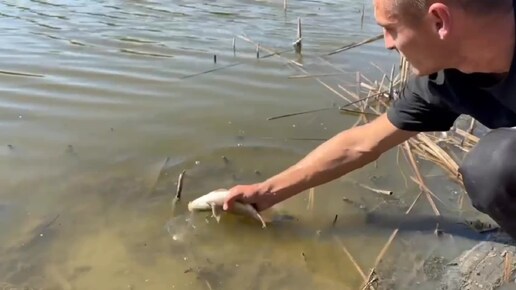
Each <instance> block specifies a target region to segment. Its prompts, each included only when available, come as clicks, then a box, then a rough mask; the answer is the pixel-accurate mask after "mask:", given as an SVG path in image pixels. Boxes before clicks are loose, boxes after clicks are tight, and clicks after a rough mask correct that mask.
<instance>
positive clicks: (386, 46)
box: [383, 31, 396, 50]
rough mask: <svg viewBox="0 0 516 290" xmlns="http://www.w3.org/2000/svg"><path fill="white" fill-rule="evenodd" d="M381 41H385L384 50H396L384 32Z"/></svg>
mask: <svg viewBox="0 0 516 290" xmlns="http://www.w3.org/2000/svg"><path fill="white" fill-rule="evenodd" d="M383 39H384V41H385V48H387V49H388V50H395V49H396V46H395V45H394V40H393V39H392V37H391V36H390V35H389V34H388V33H386V32H385V31H384V32H383Z"/></svg>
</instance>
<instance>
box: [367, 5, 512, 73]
mask: <svg viewBox="0 0 516 290" xmlns="http://www.w3.org/2000/svg"><path fill="white" fill-rule="evenodd" d="M374 6H375V17H376V21H377V22H378V24H379V25H380V26H382V27H383V29H384V37H385V45H386V47H387V48H388V49H395V50H397V51H399V52H400V53H401V54H402V55H403V56H405V57H406V59H407V60H408V62H409V63H410V64H411V66H412V69H413V71H414V73H415V74H417V75H428V74H432V73H435V72H437V71H439V70H442V69H447V68H460V66H463V62H464V49H465V47H466V46H468V45H469V44H471V43H468V41H469V40H471V39H472V38H475V37H476V38H479V37H482V36H481V35H480V33H481V32H480V31H479V28H481V26H482V25H483V24H485V23H488V22H489V21H486V19H489V17H491V18H492V17H493V15H498V14H502V13H505V14H506V13H508V12H510V11H512V0H374ZM481 23H483V24H481ZM482 30H483V29H482ZM475 34H477V36H475ZM468 49H471V48H468Z"/></svg>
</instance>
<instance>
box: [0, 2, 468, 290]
mask: <svg viewBox="0 0 516 290" xmlns="http://www.w3.org/2000/svg"><path fill="white" fill-rule="evenodd" d="M292 2H293V3H289V5H288V11H287V12H286V13H285V12H284V11H283V2H282V1H251V0H227V1H217V2H215V1H210V2H199V1H186V0H179V1H159V0H157V1H117V0H111V1H57V0H56V1H40V0H32V1H7V0H0V25H1V27H2V29H0V39H2V45H1V46H0V58H1V61H0V82H1V86H0V91H1V98H0V128H1V132H2V133H1V142H0V182H1V184H2V186H1V187H0V233H1V235H0V260H1V261H0V286H2V287H7V286H3V285H15V286H27V287H32V288H34V289H337V288H338V289H357V287H359V286H360V284H361V283H362V281H363V278H362V277H361V275H360V274H359V273H358V272H357V270H356V269H355V267H354V266H353V263H352V262H351V260H350V259H349V258H348V257H347V256H346V254H345V252H344V251H343V249H342V245H344V246H345V247H346V249H347V250H349V252H350V253H352V255H353V257H354V258H355V259H356V262H357V263H358V265H360V267H361V268H362V269H363V271H364V272H365V274H366V275H367V273H368V272H369V269H370V268H371V267H372V266H373V265H374V261H375V259H376V257H377V255H378V253H379V252H380V250H381V249H382V247H383V246H384V245H385V243H386V241H387V239H388V237H389V236H390V235H391V233H392V231H393V230H394V229H395V228H397V227H398V226H399V225H400V223H401V222H402V221H406V220H407V218H405V217H404V216H403V212H404V211H405V210H406V209H407V208H408V207H409V206H410V204H411V203H412V200H413V199H414V197H415V196H416V194H417V192H418V189H417V186H416V185H415V184H413V183H408V186H407V185H406V184H405V182H404V179H403V177H402V175H401V174H400V172H399V170H398V168H397V165H396V156H397V154H396V153H397V152H396V151H395V150H393V151H392V152H389V153H387V154H386V155H385V156H383V157H382V158H381V159H380V161H379V162H378V164H371V165H369V166H366V167H365V168H363V169H360V170H358V171H356V172H353V173H351V174H349V175H347V176H346V177H343V178H342V179H339V180H336V181H335V182H332V183H329V184H327V185H324V186H321V187H319V188H316V189H315V193H316V198H315V202H314V207H313V208H309V209H307V206H308V204H309V203H308V199H307V198H308V193H302V194H300V195H299V196H297V197H295V198H293V199H291V200H288V201H286V202H284V203H283V204H281V205H280V207H281V209H282V211H283V212H285V213H288V215H291V216H293V217H294V219H292V220H281V221H277V222H275V223H274V224H273V225H272V226H270V227H269V228H267V229H265V230H263V229H261V228H260V226H259V225H258V224H256V223H255V222H254V221H249V220H246V219H241V218H237V217H232V216H224V217H223V221H222V222H221V223H220V224H217V223H216V222H215V221H214V220H213V219H209V215H208V214H207V215H196V216H190V215H189V214H188V213H187V212H186V210H185V207H186V202H187V201H188V200H190V199H193V198H195V197H197V196H200V195H201V194H204V193H207V192H208V191H210V190H213V189H216V188H220V187H230V186H232V185H235V184H239V183H248V182H255V181H259V180H262V179H264V178H266V177H268V176H270V175H272V174H275V173H277V172H279V171H280V170H282V169H284V168H286V167H287V166H290V165H291V164H293V163H294V162H296V161H297V160H299V158H301V157H303V156H304V154H306V153H307V152H309V150H311V149H313V148H314V147H315V146H317V145H318V144H320V142H321V141H317V140H295V139H292V138H314V139H318V138H328V137H330V136H332V135H333V134H335V133H336V132H338V131H340V130H342V129H345V128H348V127H350V126H351V125H352V124H353V123H354V122H355V121H356V116H347V115H342V114H339V113H338V112H335V111H333V110H328V111H322V112H319V113H314V114H309V115H302V116H297V117H291V118H285V119H281V120H274V121H267V120H266V119H267V117H270V116H275V115H281V114H285V113H291V112H296V111H304V110H312V109H318V108H324V107H331V106H332V105H334V104H344V103H345V101H344V100H342V99H340V98H339V97H338V96H336V95H335V94H333V93H331V92H330V91H329V90H327V89H326V88H325V87H324V86H322V85H321V84H319V83H317V82H316V81H315V80H314V79H313V78H304V79H293V78H289V76H293V75H299V74H303V73H302V72H300V71H299V70H296V69H295V68H293V67H291V66H288V65H287V60H286V59H285V58H287V59H291V60H295V61H298V62H301V63H303V65H304V70H306V71H308V72H309V73H312V74H316V73H335V72H336V70H335V68H332V67H331V66H330V65H329V64H328V63H325V62H324V61H323V60H322V59H321V58H320V56H323V55H325V54H327V53H328V52H330V51H332V50H334V49H336V48H338V47H340V46H342V45H344V44H347V43H350V42H355V41H360V40H362V39H365V38H367V37H371V36H374V35H376V34H378V33H380V29H379V28H378V27H377V26H376V24H375V23H374V19H373V15H372V8H371V3H369V2H370V1H365V2H364V4H365V17H364V25H363V27H361V21H360V18H361V10H362V5H363V3H362V2H361V1H344V2H338V1H292ZM298 17H301V19H302V23H303V57H302V58H300V57H298V56H296V54H295V53H294V52H293V51H288V52H285V53H283V54H282V56H283V57H284V58H280V57H278V56H272V57H270V56H268V57H264V56H266V55H267V54H268V52H267V51H264V50H261V51H260V54H261V56H262V57H264V58H260V59H257V58H256V48H255V46H254V45H253V44H251V43H248V42H246V41H244V40H242V39H241V38H238V37H237V36H239V35H247V37H249V38H250V39H252V40H253V41H254V42H256V43H260V44H261V45H263V46H265V47H271V48H274V49H276V50H277V51H284V50H289V49H291V48H292V46H291V44H292V42H293V41H294V40H295V38H296V25H297V18H298ZM233 38H236V43H235V44H236V52H235V53H234V51H233V47H232V43H233ZM382 45H383V44H382V42H381V41H380V42H376V43H372V44H369V45H366V46H363V47H360V48H357V49H354V50H350V51H348V52H345V53H342V54H336V55H332V56H329V57H328V56H326V57H324V59H325V60H327V61H328V62H329V63H332V64H334V65H335V66H337V67H338V68H340V69H341V70H344V71H347V72H349V74H347V73H344V74H342V75H340V76H334V77H326V78H324V80H325V81H328V82H329V83H330V84H332V85H334V86H335V88H336V89H337V85H338V84H341V85H343V86H345V87H348V88H350V89H354V82H355V75H354V73H355V72H356V71H362V72H364V73H365V74H366V75H367V76H368V77H370V78H371V79H376V78H380V77H381V76H382V73H380V71H379V70H378V69H377V68H375V66H373V65H372V64H371V63H374V64H376V65H378V66H379V67H381V68H383V69H385V71H389V70H390V66H391V65H392V64H393V63H395V62H397V56H396V55H395V54H393V53H392V52H387V51H385V50H384V49H383V46H382ZM214 55H216V63H215V62H214ZM230 65H231V66H230ZM213 69H217V70H216V71H212V72H210V73H204V74H199V73H201V72H205V71H209V70H213ZM222 156H225V157H226V158H227V162H226V161H224V159H223V158H222ZM165 161H166V162H165ZM422 165H425V166H424V169H423V172H424V173H425V174H429V175H432V176H433V177H429V178H428V182H429V185H430V186H432V188H438V191H437V192H438V193H439V195H440V196H441V198H442V199H443V200H444V201H445V203H446V205H442V204H438V206H439V207H440V209H441V211H442V214H443V216H444V217H443V218H442V219H441V220H440V221H439V222H440V226H441V227H442V228H445V229H448V230H449V232H451V233H453V234H454V235H453V237H452V236H450V235H448V234H446V235H445V237H444V238H437V237H435V236H434V235H433V230H434V228H435V223H436V221H435V218H433V217H432V212H431V209H430V207H429V206H428V203H427V202H426V200H425V199H424V198H421V200H420V201H419V202H418V204H417V205H416V207H415V209H414V210H413V215H412V216H411V219H410V223H409V224H408V225H406V226H404V227H402V228H401V230H400V232H399V233H398V236H397V238H396V239H395V240H394V242H393V245H392V247H391V249H390V250H389V251H388V252H387V255H386V261H388V262H386V263H385V264H386V265H387V266H388V264H389V263H390V265H391V266H392V265H394V267H391V269H390V270H391V271H392V272H393V273H396V274H395V275H393V277H398V278H397V279H396V278H392V277H387V279H390V278H392V279H393V281H394V282H393V283H395V284H397V285H403V286H407V285H409V283H414V281H416V280H418V279H419V278H420V276H421V275H424V274H425V272H424V271H423V270H421V269H416V266H415V265H417V264H418V261H420V260H421V259H424V258H428V257H430V256H433V255H436V256H439V257H440V256H443V257H446V258H450V257H453V256H454V255H456V254H458V253H459V252H460V251H461V250H463V249H465V248H467V246H468V245H470V244H471V243H473V242H474V238H475V237H476V236H474V235H473V234H472V233H471V232H469V231H467V230H465V229H464V227H463V226H460V225H458V224H457V223H456V222H457V221H460V214H464V213H460V214H459V213H457V211H456V210H455V209H456V201H457V199H458V194H454V192H455V191H457V190H458V187H457V186H455V185H454V184H452V183H449V182H448V181H447V179H446V177H444V174H443V173H442V172H441V171H439V170H438V169H436V168H434V167H432V166H430V165H429V164H422ZM403 167H404V170H405V172H406V173H410V171H408V170H407V167H406V166H403ZM183 170H186V172H187V173H186V177H185V184H184V191H183V200H182V201H181V202H180V203H179V204H178V205H177V207H176V208H175V210H174V211H172V208H171V200H172V196H173V194H174V192H175V188H176V181H177V177H178V175H179V174H180V173H181V171H183ZM356 182H361V183H366V184H369V185H370V186H377V187H382V188H389V189H391V190H393V191H394V192H395V194H394V196H393V197H384V196H379V195H377V194H374V193H371V192H369V191H367V190H364V189H363V188H361V187H358V186H356V185H355V183H356ZM344 197H345V200H343V198H344ZM466 207H467V206H466ZM446 209H449V210H446ZM466 212H468V211H466ZM335 215H338V219H337V222H336V223H335V224H334V225H332V221H333V220H334V218H335ZM407 249H410V251H407ZM386 268H388V267H386ZM418 277H419V278H418ZM422 279H423V278H422ZM423 280H425V281H426V280H428V279H423ZM427 283H430V286H429V287H430V288H431V287H432V286H431V285H432V283H431V282H428V281H427Z"/></svg>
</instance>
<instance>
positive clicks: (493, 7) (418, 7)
mask: <svg viewBox="0 0 516 290" xmlns="http://www.w3.org/2000/svg"><path fill="white" fill-rule="evenodd" d="M391 1H393V4H394V7H395V9H396V10H397V11H398V12H399V13H401V14H402V15H408V16H412V17H414V16H415V17H419V16H421V15H422V14H424V13H425V12H426V11H427V9H428V7H430V5H431V4H433V3H435V2H442V3H444V4H448V5H450V6H454V5H455V6H456V7H460V8H461V9H464V10H465V11H468V12H471V13H475V14H480V15H485V14H489V13H500V12H507V11H512V10H509V9H511V8H512V5H513V4H512V2H513V1H512V0H441V1H439V0H391Z"/></svg>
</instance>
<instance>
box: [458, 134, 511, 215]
mask: <svg viewBox="0 0 516 290" xmlns="http://www.w3.org/2000/svg"><path fill="white" fill-rule="evenodd" d="M459 172H460V173H461V175H462V179H463V182H464V186H465V188H466V191H467V192H468V195H469V197H470V199H471V201H472V204H473V206H474V207H475V208H476V209H478V210H479V211H482V212H484V213H488V214H489V213H491V212H492V211H498V210H499V206H497V205H496V204H500V203H503V202H516V198H514V196H516V130H515V129H498V130H493V131H491V132H490V133H488V134H487V135H486V136H484V137H483V138H482V139H480V141H479V143H478V144H477V145H476V146H475V148H473V149H472V150H471V151H470V152H469V154H468V155H467V156H466V158H465V160H464V162H463V164H462V166H461V167H460V169H459ZM513 199H514V200H513ZM511 206H514V205H512V204H511Z"/></svg>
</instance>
